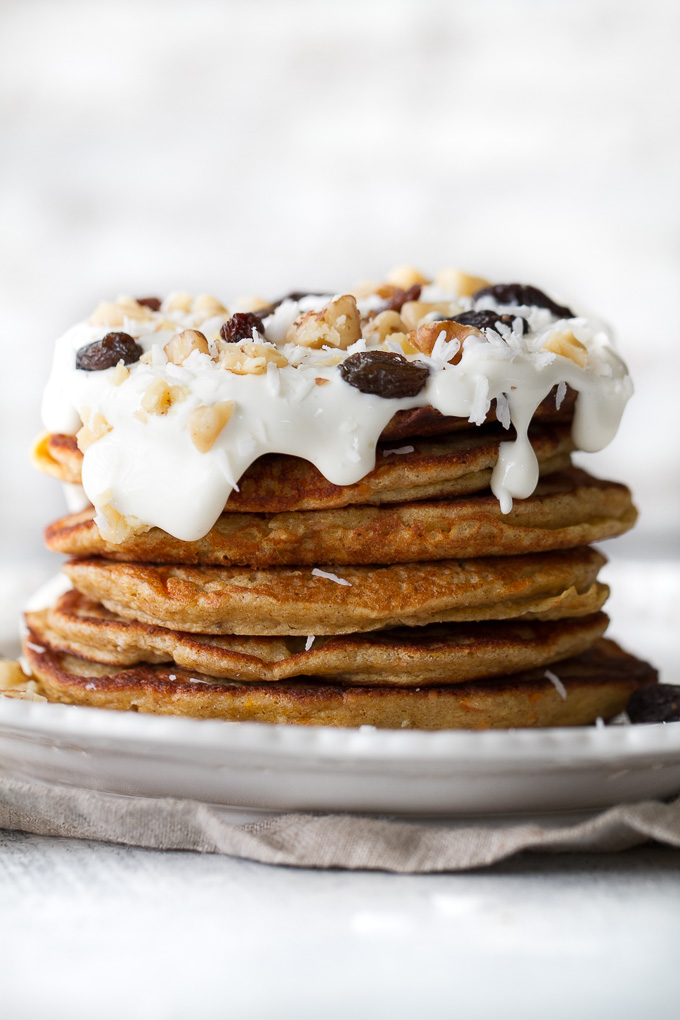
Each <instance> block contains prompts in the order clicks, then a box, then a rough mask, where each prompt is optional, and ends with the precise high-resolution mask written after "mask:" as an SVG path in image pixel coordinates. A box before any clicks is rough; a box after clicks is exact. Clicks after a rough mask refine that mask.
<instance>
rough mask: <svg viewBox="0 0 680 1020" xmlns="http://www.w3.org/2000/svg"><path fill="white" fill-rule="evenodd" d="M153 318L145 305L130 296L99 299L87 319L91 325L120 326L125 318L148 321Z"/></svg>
mask: <svg viewBox="0 0 680 1020" xmlns="http://www.w3.org/2000/svg"><path fill="white" fill-rule="evenodd" d="M152 318H153V315H152V313H151V310H150V309H149V308H147V307H146V305H140V304H139V302H138V301H135V299H134V298H130V297H119V298H118V300H117V301H100V302H99V304H98V305H97V307H96V308H95V310H94V311H93V313H92V315H91V316H90V318H89V319H88V322H89V324H90V325H91V326H122V325H123V324H124V323H125V320H126V319H139V320H141V321H148V320H150V319H152Z"/></svg>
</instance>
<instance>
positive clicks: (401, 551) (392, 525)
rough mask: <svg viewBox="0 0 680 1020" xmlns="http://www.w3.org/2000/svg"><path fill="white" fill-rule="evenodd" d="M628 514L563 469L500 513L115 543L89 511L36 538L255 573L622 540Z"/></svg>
mask: <svg viewBox="0 0 680 1020" xmlns="http://www.w3.org/2000/svg"><path fill="white" fill-rule="evenodd" d="M636 517H637V511H636V510H635V507H634V506H633V504H632V502H631V497H630V492H629V490H628V489H627V488H626V487H625V485H619V484H617V483H616V482H606V481H600V480H598V479H596V478H592V477H591V476H590V475H588V474H586V472H585V471H580V470H579V469H577V468H571V469H570V470H569V471H566V472H561V473H558V474H554V475H550V476H548V477H547V478H545V479H543V480H542V481H541V482H539V484H538V486H537V488H536V491H535V492H534V494H533V495H532V496H529V497H528V498H527V499H524V500H516V501H515V503H514V505H513V508H512V510H511V511H510V513H508V514H503V513H501V509H500V506H499V505H498V500H497V499H496V497H495V496H493V495H492V494H491V493H490V492H485V493H482V494H479V495H476V496H458V497H455V498H453V499H450V500H447V501H446V502H441V501H440V502H422V503H402V504H397V505H389V506H382V507H373V506H371V507H368V506H354V507H343V508H340V509H335V510H309V511H292V512H290V513H281V514H244V513H230V514H223V515H222V516H221V517H220V518H219V520H218V521H217V523H216V524H215V527H214V528H212V529H211V530H210V531H209V532H208V534H207V535H206V536H205V537H204V538H202V539H200V540H199V541H198V542H181V541H179V540H178V539H176V538H173V537H172V536H171V535H168V534H167V533H166V532H164V531H161V530H160V529H159V528H152V529H151V530H150V531H148V532H146V533H145V534H142V535H136V536H132V537H130V538H128V539H126V540H125V541H124V542H122V543H120V544H114V543H112V542H106V541H105V540H104V539H103V538H102V537H101V535H100V533H99V529H98V528H97V526H96V524H95V523H94V519H93V518H94V510H93V509H88V510H84V511H83V512H82V513H79V514H70V515H69V516H67V517H63V518H61V520H58V521H56V522H55V523H54V524H51V525H50V526H49V527H48V528H47V530H46V532H45V541H46V544H47V547H48V548H49V549H51V550H52V551H53V552H59V553H66V554H68V555H69V556H83V557H91V556H103V557H105V558H107V559H115V560H132V561H134V560H137V561H141V562H145V563H184V564H204V565H211V566H222V565H230V566H243V567H256V568H265V567H272V566H294V565H297V566H305V565H315V564H317V563H327V564H333V565H338V564H362V563H376V564H377V563H381V564H382V563H384V564H389V563H408V562H415V561H423V560H440V559H450V558H453V557H456V558H458V557H460V558H469V557H475V556H514V555H518V554H521V553H527V552H547V551H549V550H554V549H566V548H573V547H574V546H580V545H587V544H588V543H590V542H599V541H601V540H602V539H605V538H610V537H612V536H614V535H620V534H623V532H625V531H627V530H628V529H629V528H631V527H632V526H633V524H634V523H635V520H636Z"/></svg>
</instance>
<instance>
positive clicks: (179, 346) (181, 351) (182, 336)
mask: <svg viewBox="0 0 680 1020" xmlns="http://www.w3.org/2000/svg"><path fill="white" fill-rule="evenodd" d="M163 350H164V351H165V353H166V355H167V358H168V361H170V362H172V364H173V365H183V364H184V362H185V361H186V359H187V358H188V357H189V355H190V354H193V352H194V351H200V352H201V354H210V348H209V346H208V341H207V340H206V338H205V336H204V335H203V333H201V332H200V331H199V330H197V329H185V330H184V332H183V333H176V334H175V335H174V336H173V337H172V339H171V340H168V342H167V344H166V345H165V347H164V348H163Z"/></svg>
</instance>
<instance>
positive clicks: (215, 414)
mask: <svg viewBox="0 0 680 1020" xmlns="http://www.w3.org/2000/svg"><path fill="white" fill-rule="evenodd" d="M233 413H234V401H233V400H223V401H221V402H220V403H219V404H209V405H206V406H202V407H197V408H195V410H193V411H192V412H191V414H190V415H189V418H188V424H189V435H190V436H191V442H192V443H193V444H194V446H195V447H196V449H197V450H199V451H200V452H201V453H207V452H208V450H211V449H212V447H213V445H214V443H215V440H216V439H217V437H218V436H219V434H220V432H221V431H222V429H223V428H224V426H225V425H226V424H227V422H228V421H229V419H230V418H231V416H232V414H233Z"/></svg>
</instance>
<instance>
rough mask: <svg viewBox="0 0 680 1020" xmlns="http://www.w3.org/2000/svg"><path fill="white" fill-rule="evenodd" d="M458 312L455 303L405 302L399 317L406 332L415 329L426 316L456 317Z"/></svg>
mask: <svg viewBox="0 0 680 1020" xmlns="http://www.w3.org/2000/svg"><path fill="white" fill-rule="evenodd" d="M459 311H460V308H459V306H458V303H457V302H456V301H407V302H406V304H405V305H404V306H403V307H402V309H401V317H402V319H403V321H404V326H405V327H406V329H407V331H408V330H411V329H416V328H417V327H418V326H420V324H421V322H422V321H423V319H424V318H425V316H426V315H429V314H430V313H431V312H436V313H437V314H438V315H457V314H458V312H459Z"/></svg>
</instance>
